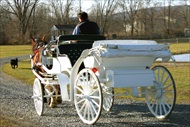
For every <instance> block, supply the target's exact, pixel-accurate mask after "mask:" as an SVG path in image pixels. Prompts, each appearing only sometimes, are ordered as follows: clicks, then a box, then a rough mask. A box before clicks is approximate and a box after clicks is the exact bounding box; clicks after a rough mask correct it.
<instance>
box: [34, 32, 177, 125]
mask: <svg viewBox="0 0 190 127" xmlns="http://www.w3.org/2000/svg"><path fill="white" fill-rule="evenodd" d="M48 50H51V51H52V55H51V56H48V57H45V59H46V62H45V63H46V64H42V67H43V69H44V70H45V73H44V74H40V75H39V74H38V73H37V72H36V71H35V70H34V69H33V73H34V75H35V76H36V79H35V80H34V85H33V96H32V98H33V99H34V104H35V109H36V111H37V113H38V115H42V114H43V108H44V98H48V97H53V96H59V97H61V98H62V101H73V102H74V104H75V107H76V111H77V113H78V115H79V117H80V119H81V120H82V121H83V122H84V123H87V124H94V123H95V122H96V121H97V120H98V119H99V116H100V114H101V111H102V109H104V110H106V111H110V109H111V107H112V105H113V101H114V88H123V87H126V88H131V90H132V93H131V95H132V96H134V97H138V98H145V100H146V103H147V106H148V108H149V110H150V112H151V113H152V114H153V115H154V116H155V117H157V118H159V119H163V118H165V117H167V116H169V115H170V114H171V112H172V110H173V108H174V105H175V100H176V88H175V83H174V80H173V78H172V75H171V74H170V72H169V71H168V70H167V69H166V68H165V67H163V66H155V67H153V68H152V67H151V66H152V64H153V62H154V61H155V60H156V59H157V58H162V60H163V61H168V60H170V58H171V56H172V54H171V52H170V51H169V45H167V44H157V43H156V42H155V41H148V40H105V38H104V37H103V36H99V35H66V36H60V37H59V38H58V39H57V42H56V45H54V46H51V48H50V49H48ZM48 50H46V49H44V51H43V52H44V54H46V52H48ZM48 61H49V62H48ZM42 63H43V62H42ZM47 64H52V68H51V69H48V68H47V66H46V65H47ZM41 75H44V76H41ZM57 84H58V85H59V86H60V90H61V92H60V93H61V94H60V95H55V94H54V93H55V92H56V89H55V88H54V85H57ZM49 85H50V86H51V87H52V88H53V89H54V91H53V92H44V90H46V86H49Z"/></svg>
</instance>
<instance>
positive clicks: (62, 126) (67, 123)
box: [0, 55, 190, 127]
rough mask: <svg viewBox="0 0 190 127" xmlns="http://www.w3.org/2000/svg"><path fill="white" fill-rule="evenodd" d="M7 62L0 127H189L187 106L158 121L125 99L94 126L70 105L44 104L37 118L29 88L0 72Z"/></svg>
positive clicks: (1, 79)
mask: <svg viewBox="0 0 190 127" xmlns="http://www.w3.org/2000/svg"><path fill="white" fill-rule="evenodd" d="M26 58H29V55H26V56H21V57H18V59H19V61H20V60H21V59H26ZM10 59H11V57H9V58H3V59H0V93H1V95H0V127H8V126H10V127H50V126H51V127H72V126H73V127H90V126H93V127H136V126H142V127H143V126H146V127H147V126H148V127H190V105H189V104H176V105H175V108H174V110H173V112H172V114H171V116H170V117H169V118H167V119H164V120H158V119H157V118H155V117H154V116H153V115H152V114H151V113H150V111H149V110H148V107H147V105H146V103H145V102H141V101H133V100H126V99H115V102H114V105H113V108H112V110H111V111H110V112H106V111H102V113H101V116H100V118H99V120H98V121H97V123H96V124H95V125H86V124H84V123H83V122H82V121H81V120H80V118H79V116H78V115H77V112H76V109H75V106H74V103H73V102H62V104H59V105H57V107H56V108H49V107H48V106H47V104H46V105H45V110H44V115H43V116H38V115H37V113H36V111H35V109H34V103H33V100H32V99H31V96H32V86H31V85H29V84H26V83H24V82H22V81H19V80H17V79H15V78H13V77H11V76H8V75H6V74H5V73H3V72H2V66H3V64H5V63H8V62H9V61H10ZM29 68H30V67H29ZM31 78H33V77H31Z"/></svg>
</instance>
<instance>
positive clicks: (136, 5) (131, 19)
mask: <svg viewBox="0 0 190 127" xmlns="http://www.w3.org/2000/svg"><path fill="white" fill-rule="evenodd" d="M120 5H121V7H122V9H123V11H124V12H125V13H126V14H127V17H128V19H127V20H126V19H125V18H126V17H124V19H125V21H124V24H125V25H126V24H129V25H130V30H131V32H130V33H131V36H132V37H133V35H134V30H135V22H136V23H137V20H136V18H137V14H138V10H139V9H140V7H142V1H140V0H121V3H120ZM126 26H127V25H126Z"/></svg>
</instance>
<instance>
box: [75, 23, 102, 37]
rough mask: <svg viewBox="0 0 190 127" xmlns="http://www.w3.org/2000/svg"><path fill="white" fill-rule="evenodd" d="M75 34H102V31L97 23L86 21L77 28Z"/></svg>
mask: <svg viewBox="0 0 190 127" xmlns="http://www.w3.org/2000/svg"><path fill="white" fill-rule="evenodd" d="M73 34H100V29H99V26H98V25H97V23H95V22H92V21H89V20H85V21H82V22H80V23H79V24H78V25H77V26H76V28H75V29H74V31H73Z"/></svg>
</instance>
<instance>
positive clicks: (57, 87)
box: [55, 85, 62, 104]
mask: <svg viewBox="0 0 190 127" xmlns="http://www.w3.org/2000/svg"><path fill="white" fill-rule="evenodd" d="M55 88H56V92H55V93H56V101H57V103H59V104H61V103H62V99H61V97H59V96H58V95H60V92H61V91H60V86H59V85H55Z"/></svg>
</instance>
